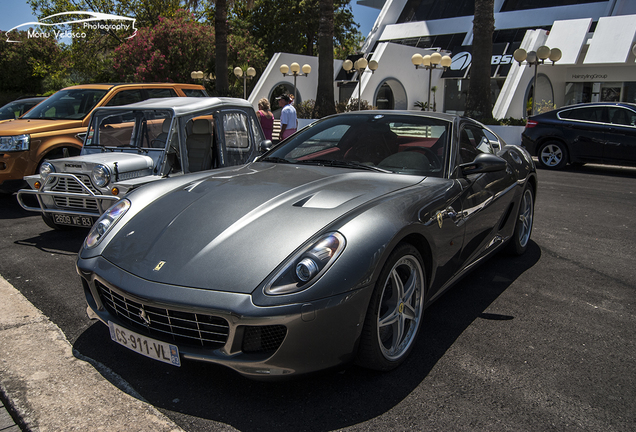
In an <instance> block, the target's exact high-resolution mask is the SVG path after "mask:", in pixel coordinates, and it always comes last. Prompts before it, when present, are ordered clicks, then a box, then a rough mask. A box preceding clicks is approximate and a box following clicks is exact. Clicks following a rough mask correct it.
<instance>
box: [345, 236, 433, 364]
mask: <svg viewBox="0 0 636 432" xmlns="http://www.w3.org/2000/svg"><path fill="white" fill-rule="evenodd" d="M425 287H426V274H425V271H424V266H423V265H422V258H421V256H420V254H419V252H418V251H417V249H415V248H414V247H413V246H411V245H410V244H406V243H403V244H400V245H398V247H397V248H396V249H395V250H394V251H393V252H392V253H391V255H390V256H389V259H388V260H387V262H386V264H385V265H384V268H383V269H382V272H381V273H380V277H379V278H378V281H377V282H376V286H375V288H374V290H373V294H372V296H371V301H370V302H369V308H368V310H367V314H366V318H365V320H364V327H363V328H362V334H361V336H360V346H359V349H358V355H357V359H356V363H357V364H359V365H360V366H362V367H365V368H368V369H373V370H379V371H389V370H391V369H394V368H396V367H398V366H399V365H400V364H401V363H402V362H403V361H404V360H405V359H406V358H407V357H408V355H409V353H410V352H411V350H412V349H413V345H414V343H415V339H416V338H417V335H418V332H419V328H420V323H421V320H422V315H423V311H424V294H425Z"/></svg>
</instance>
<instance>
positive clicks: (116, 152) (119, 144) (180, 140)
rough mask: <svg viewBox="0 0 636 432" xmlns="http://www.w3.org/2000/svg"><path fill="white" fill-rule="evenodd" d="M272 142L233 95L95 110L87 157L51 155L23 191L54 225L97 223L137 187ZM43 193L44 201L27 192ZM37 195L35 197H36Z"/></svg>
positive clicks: (223, 162) (242, 156)
mask: <svg viewBox="0 0 636 432" xmlns="http://www.w3.org/2000/svg"><path fill="white" fill-rule="evenodd" d="M270 146H271V142H270V141H266V140H265V137H264V135H263V131H262V129H261V127H260V123H259V122H258V119H257V118H256V115H255V113H254V109H253V108H252V106H251V105H250V104H249V103H248V102H247V101H245V100H243V99H232V98H188V97H182V98H164V99H151V100H147V101H144V102H138V103H135V104H131V105H126V106H122V107H109V108H98V109H96V110H95V112H94V114H93V116H92V120H91V122H90V126H89V128H88V133H87V136H86V139H85V141H84V147H83V148H82V152H81V155H79V156H75V157H67V158H62V159H54V160H48V161H44V162H43V163H42V166H41V168H40V173H39V174H37V175H32V176H27V177H25V180H26V181H27V182H28V183H29V185H30V186H31V189H23V190H20V191H19V192H18V195H17V197H18V202H19V203H20V205H22V207H24V208H25V209H27V210H32V211H38V212H41V213H42V218H43V220H44V222H46V224H47V225H49V226H50V227H51V228H56V229H59V228H63V227H67V226H84V227H91V226H93V223H94V222H95V221H96V220H97V218H98V217H99V216H100V215H101V214H102V213H104V211H105V210H106V209H107V208H108V207H110V206H111V205H112V204H113V203H114V202H115V201H118V200H119V199H121V198H122V197H123V196H125V195H126V194H127V193H128V192H130V191H131V190H133V189H135V188H137V187H139V186H141V185H144V184H146V183H150V182H154V181H157V180H160V179H165V178H169V177H178V176H180V175H182V174H184V173H191V172H197V171H203V170H209V169H212V168H219V167H224V166H229V165H238V164H243V163H246V162H248V161H251V160H253V159H254V158H255V157H256V156H257V155H259V154H260V153H261V149H265V148H268V147H270ZM33 195H34V196H35V197H37V203H38V206H37V207H36V206H35V204H33V203H32V202H31V203H30V202H28V199H26V196H33ZM32 201H33V200H32Z"/></svg>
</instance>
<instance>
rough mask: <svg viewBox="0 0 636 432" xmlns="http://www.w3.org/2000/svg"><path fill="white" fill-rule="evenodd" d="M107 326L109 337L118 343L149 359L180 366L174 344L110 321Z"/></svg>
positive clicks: (176, 348) (177, 351)
mask: <svg viewBox="0 0 636 432" xmlns="http://www.w3.org/2000/svg"><path fill="white" fill-rule="evenodd" d="M108 328H109V329H110V338H111V339H112V340H114V341H115V342H117V343H118V344H120V345H122V346H125V347H126V348H128V349H130V350H133V351H135V352H137V353H139V354H141V355H144V356H146V357H149V358H151V359H155V360H159V361H160V362H164V363H168V364H171V365H173V366H181V359H180V358H179V348H178V347H177V346H176V345H171V344H168V343H165V342H161V341H158V340H156V339H152V338H149V337H146V336H144V335H140V334H139V333H135V332H134V331H130V330H128V329H126V328H123V327H122V326H119V325H117V324H115V323H114V322H112V321H108Z"/></svg>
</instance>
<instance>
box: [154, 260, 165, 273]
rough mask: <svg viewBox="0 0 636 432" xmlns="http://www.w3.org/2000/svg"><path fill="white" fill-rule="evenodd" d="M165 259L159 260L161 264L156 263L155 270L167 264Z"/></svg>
mask: <svg viewBox="0 0 636 432" xmlns="http://www.w3.org/2000/svg"><path fill="white" fill-rule="evenodd" d="M165 263H166V262H165V261H159V264H157V265H156V267H155V269H154V271H159V270H161V267H163V265H164V264H165Z"/></svg>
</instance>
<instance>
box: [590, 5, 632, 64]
mask: <svg viewBox="0 0 636 432" xmlns="http://www.w3.org/2000/svg"><path fill="white" fill-rule="evenodd" d="M635 35H636V16H635V15H622V16H611V17H602V18H600V19H599V20H598V24H597V25H596V30H595V31H594V36H593V37H592V39H591V40H590V48H589V49H588V50H587V55H586V56H585V60H584V61H583V63H584V64H603V63H625V62H626V61H627V58H628V57H629V53H630V51H631V49H632V45H633V43H634V36H635Z"/></svg>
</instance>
